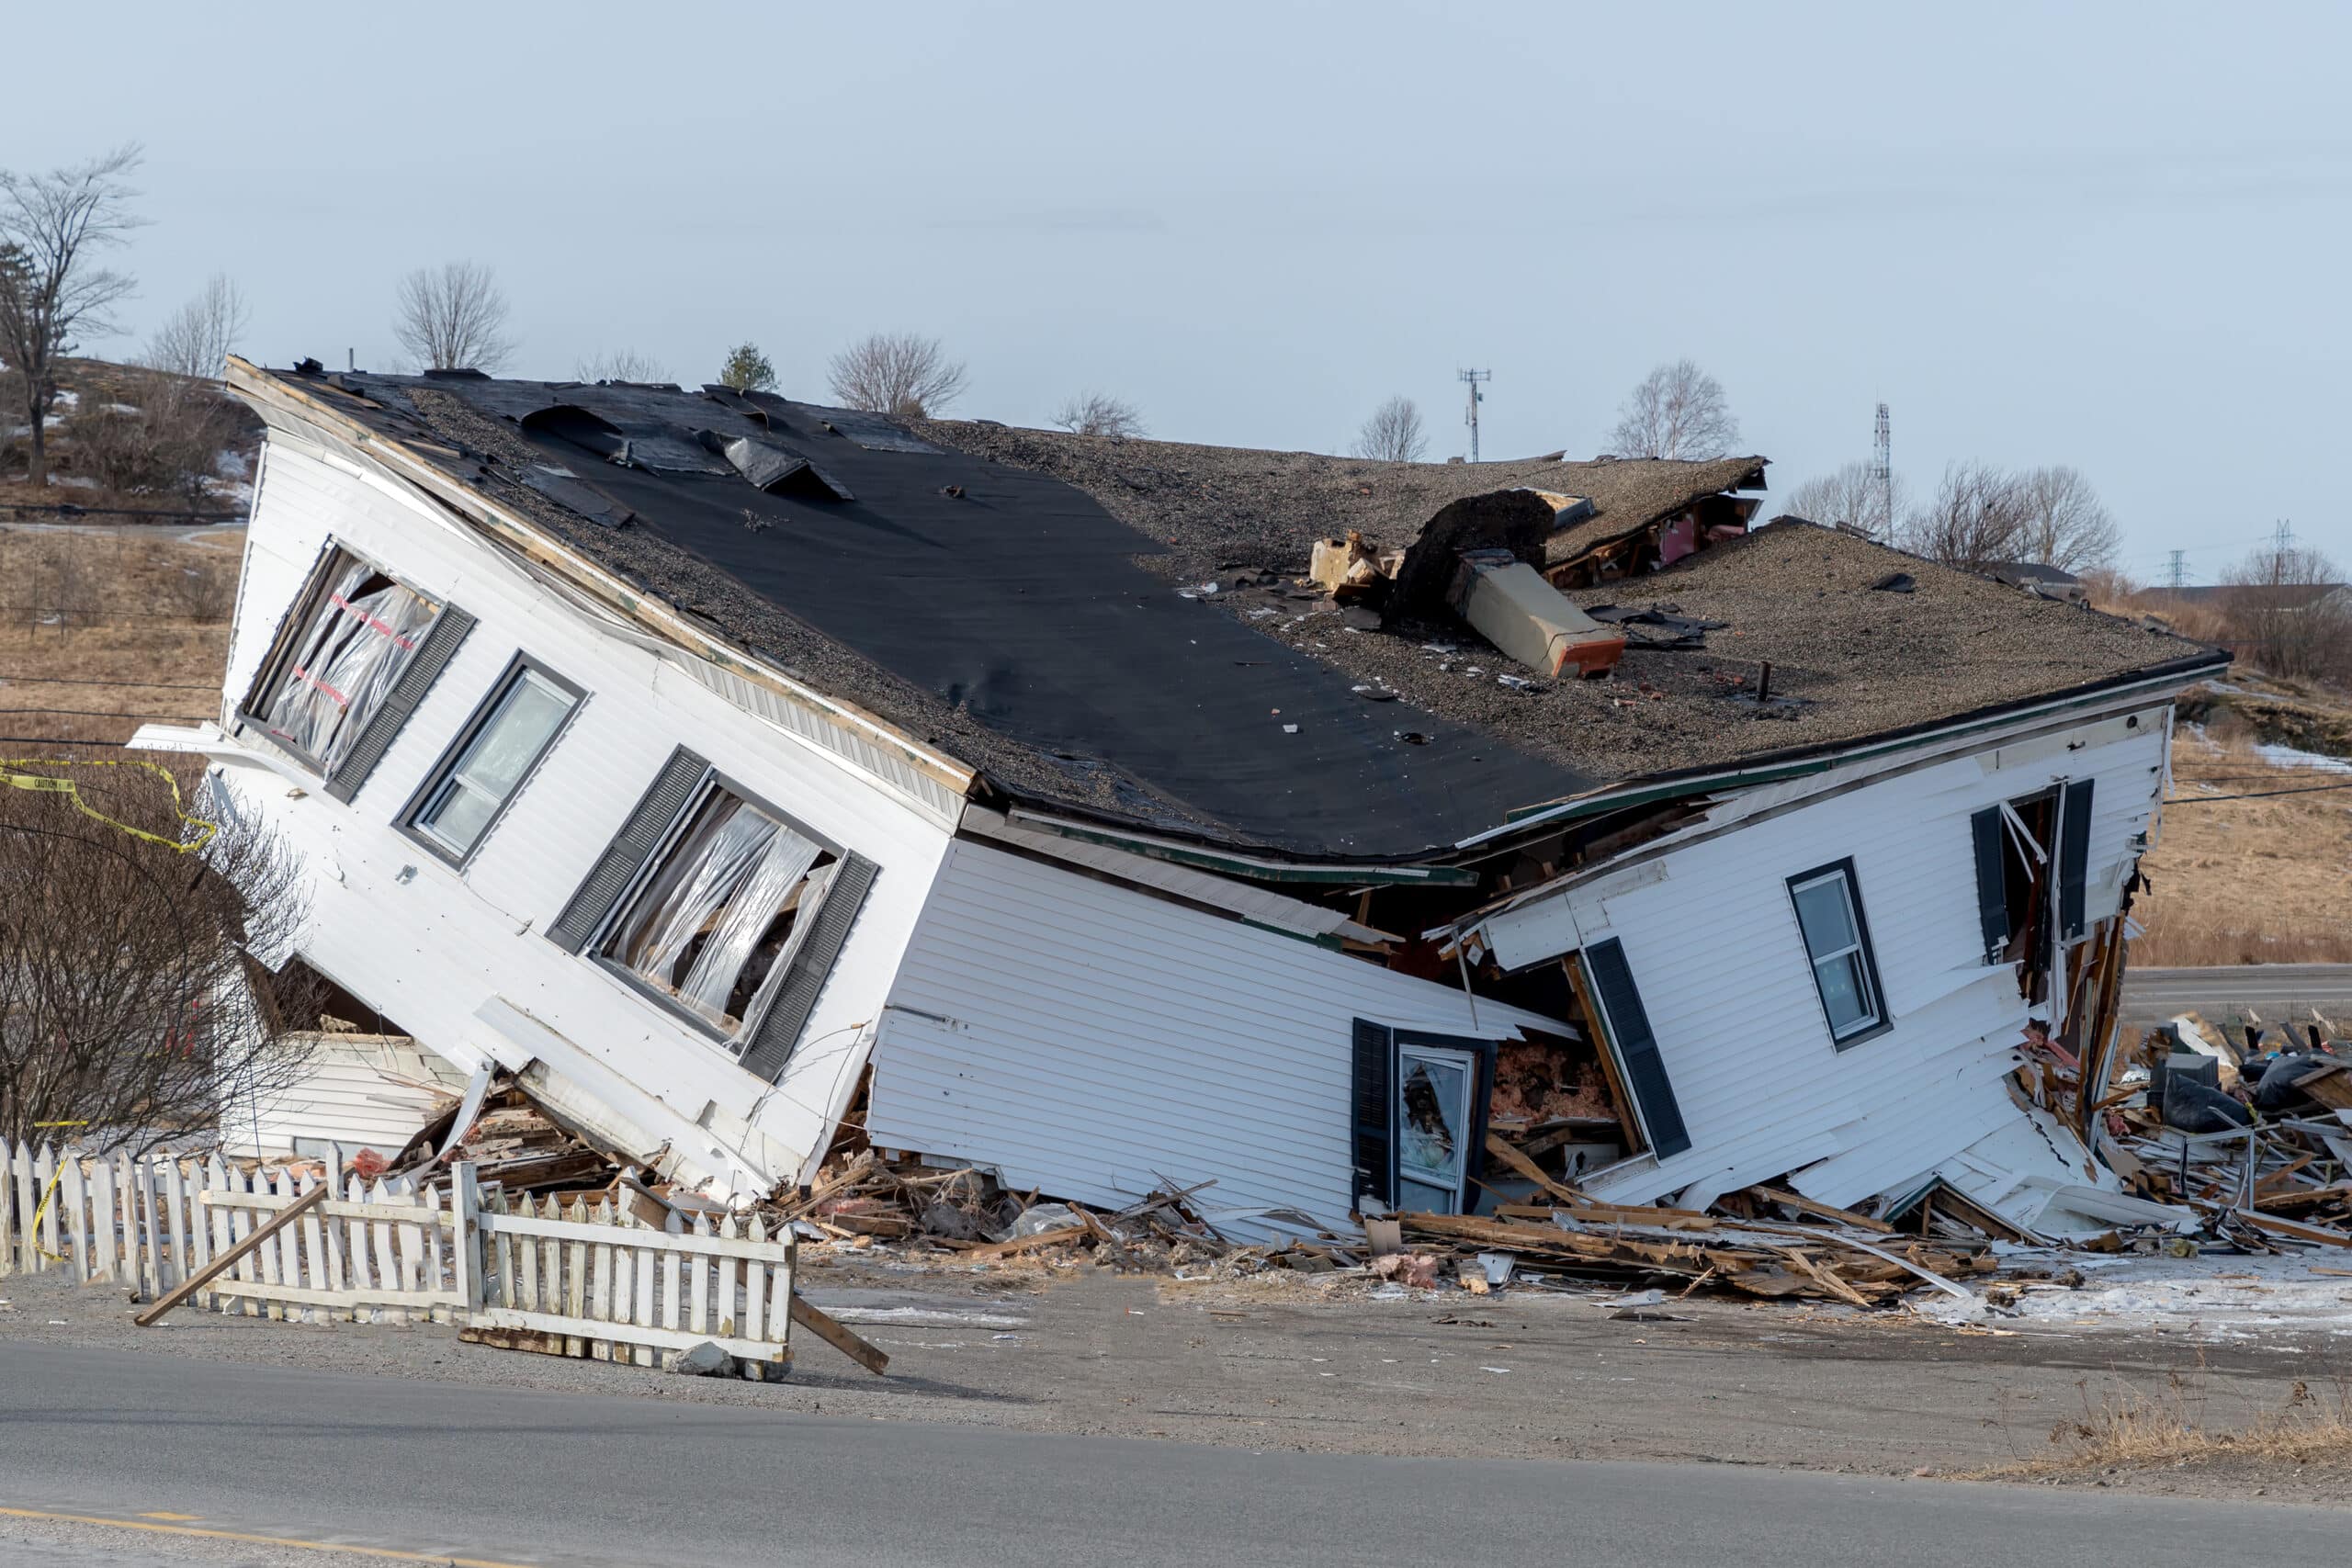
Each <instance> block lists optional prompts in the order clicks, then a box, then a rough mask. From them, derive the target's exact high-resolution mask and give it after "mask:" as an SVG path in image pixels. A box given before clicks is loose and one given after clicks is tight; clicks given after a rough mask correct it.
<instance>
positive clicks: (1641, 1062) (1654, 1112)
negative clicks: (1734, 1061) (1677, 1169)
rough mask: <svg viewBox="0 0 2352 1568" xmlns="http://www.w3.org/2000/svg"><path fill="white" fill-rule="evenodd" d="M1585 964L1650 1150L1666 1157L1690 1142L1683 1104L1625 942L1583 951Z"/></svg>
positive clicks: (1610, 940) (1679, 1151) (1682, 1148)
mask: <svg viewBox="0 0 2352 1568" xmlns="http://www.w3.org/2000/svg"><path fill="white" fill-rule="evenodd" d="M1584 961H1585V966H1586V967H1587V968H1588V969H1589V970H1591V972H1592V987H1593V989H1594V990H1595V991H1596V992H1598V993H1599V995H1600V1010H1601V1013H1602V1014H1603V1015H1604V1016H1603V1021H1605V1022H1606V1023H1607V1025H1608V1028H1609V1038H1610V1039H1611V1040H1613V1041H1615V1042H1616V1044H1617V1060H1618V1063H1619V1065H1620V1066H1623V1068H1624V1069H1625V1088H1626V1089H1627V1091H1628V1092H1629V1093H1631V1094H1632V1095H1633V1097H1634V1106H1635V1108H1636V1109H1638V1110H1639V1111H1640V1112H1641V1117H1642V1123H1643V1125H1644V1126H1645V1127H1646V1128H1647V1129H1648V1131H1649V1137H1650V1151H1651V1153H1653V1154H1655V1155H1657V1157H1658V1158H1660V1159H1668V1158H1671V1157H1672V1156H1675V1155H1679V1154H1680V1153H1681V1152H1682V1151H1683V1150H1685V1149H1687V1148H1689V1147H1690V1146H1691V1134H1690V1133H1689V1132H1688V1131H1687V1130H1686V1129H1685V1128H1684V1127H1683V1125H1682V1107H1681V1106H1680V1105H1679V1103H1677V1102H1676V1100H1675V1098H1674V1085H1673V1084H1672V1083H1671V1082H1669V1081H1668V1078H1667V1076H1666V1061H1665V1058H1664V1057H1662V1056H1660V1055H1658V1049H1657V1035H1656V1034H1653V1033H1652V1032H1650V1015H1649V1013H1648V1012H1647V1011H1646V1010H1645V1009H1644V1008H1643V1006H1642V994H1641V992H1640V991H1638V990H1636V989H1634V971H1633V969H1632V968H1631V966H1629V965H1628V964H1626V962H1625V944H1624V943H1623V942H1619V941H1618V940H1617V939H1616V938H1615V937H1613V936H1612V937H1611V938H1610V939H1609V940H1608V941H1606V942H1595V943H1593V944H1592V945H1591V946H1590V947H1588V948H1586V949H1585V950H1584Z"/></svg>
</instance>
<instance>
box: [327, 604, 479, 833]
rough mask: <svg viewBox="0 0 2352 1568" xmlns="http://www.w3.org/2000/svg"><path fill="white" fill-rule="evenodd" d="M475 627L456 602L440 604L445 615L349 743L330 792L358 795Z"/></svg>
mask: <svg viewBox="0 0 2352 1568" xmlns="http://www.w3.org/2000/svg"><path fill="white" fill-rule="evenodd" d="M473 629H474V618H473V617H472V616H471V615H467V614H466V613H465V612H464V611H463V610H460V609H458V607H457V606H456V605H455V604H444V605H442V606H441V613H440V614H439V615H435V616H434V617H433V625H432V626H430V627H428V628H427V629H426V631H425V634H424V641H423V642H421V643H419V644H417V647H416V657H415V658H414V659H412V660H409V661H408V668H407V669H405V670H403V671H401V676H400V679H399V680H397V681H395V682H392V689H391V690H390V691H389V692H387V693H385V694H384V705H383V706H382V707H379V708H378V709H377V710H376V711H375V712H374V713H372V714H370V715H368V722H367V724H366V725H365V726H363V727H362V728H361V729H360V731H359V739H356V740H354V741H353V742H352V743H351V750H349V751H347V752H345V754H344V759H343V761H342V763H341V764H340V765H339V766H337V767H336V769H335V771H334V774H333V776H331V777H330V778H329V779H328V780H327V794H329V795H333V796H334V798H335V799H337V800H341V801H349V800H350V799H351V798H352V797H353V796H354V795H357V794H358V793H359V786H360V785H362V784H366V783H367V782H368V774H369V773H374V772H375V771H376V764H377V763H379V762H380V761H383V760H384V753H385V752H387V751H389V750H391V749H392V742H393V741H395V740H397V739H400V733H401V730H402V729H404V728H407V727H408V720H409V715H411V714H413V713H414V712H415V711H416V705H417V704H419V703H421V702H423V701H424V694H425V693H427V692H429V691H431V690H432V689H433V682H435V681H437V680H439V679H440V678H441V671H443V670H444V669H446V668H447V666H448V663H449V660H451V659H453V658H455V657H456V656H457V652H458V644H459V643H461V642H463V641H465V640H466V634H467V633H468V632H469V631H471V630H473Z"/></svg>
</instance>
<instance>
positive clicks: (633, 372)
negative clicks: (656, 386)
mask: <svg viewBox="0 0 2352 1568" xmlns="http://www.w3.org/2000/svg"><path fill="white" fill-rule="evenodd" d="M571 374H572V378H573V379H574V380H578V381H652V382H663V381H667V380H669V379H670V372H669V371H668V369H666V368H665V367H663V366H662V362H661V361H660V360H658V359H656V358H654V357H653V356H652V355H650V354H639V352H638V351H637V350H635V349H633V348H616V349H615V350H614V351H613V352H612V353H610V354H594V355H589V356H588V357H587V358H585V359H583V360H582V361H580V363H579V364H578V365H576V366H574V367H573V368H572V372H571Z"/></svg>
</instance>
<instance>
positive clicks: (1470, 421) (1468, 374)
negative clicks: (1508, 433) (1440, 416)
mask: <svg viewBox="0 0 2352 1568" xmlns="http://www.w3.org/2000/svg"><path fill="white" fill-rule="evenodd" d="M1460 376H1461V378H1462V380H1463V381H1464V383H1465V384H1466V385H1467V386H1468V387H1469V389H1470V412H1467V413H1465V414H1464V415H1463V416H1462V423H1464V424H1466V425H1468V426H1469V427H1470V460H1471V461H1472V462H1474V463H1475V462H1476V461H1477V460H1478V405H1479V404H1480V403H1483V402H1485V401H1486V400H1487V394H1486V393H1484V392H1482V391H1480V390H1478V383H1479V382H1481V381H1491V380H1493V379H1494V378H1495V373H1494V372H1493V371H1491V370H1464V371H1462V372H1460Z"/></svg>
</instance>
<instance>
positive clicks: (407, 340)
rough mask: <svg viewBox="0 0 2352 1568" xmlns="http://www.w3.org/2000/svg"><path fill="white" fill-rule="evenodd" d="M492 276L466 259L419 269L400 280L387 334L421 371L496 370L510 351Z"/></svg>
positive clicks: (512, 343)
mask: <svg viewBox="0 0 2352 1568" xmlns="http://www.w3.org/2000/svg"><path fill="white" fill-rule="evenodd" d="M506 316H507V305H506V295H505V292H504V291H503V289H501V288H499V287H498V277H497V275H496V274H494V273H492V271H491V269H490V268H488V267H486V266H481V265H477V264H476V263H473V262H469V261H453V262H444V263H442V265H440V266H439V267H438V268H433V267H419V268H417V269H416V270H415V271H414V272H412V273H410V274H409V275H408V276H406V277H403V278H401V287H400V293H399V295H398V297H397V298H396V300H395V302H394V305H393V309H392V336H393V337H394V338H395V339H397V340H398V341H399V343H400V345H401V348H403V349H405V350H407V351H408V355H409V357H410V358H411V359H412V360H413V361H414V362H415V363H416V365H417V366H418V367H420V368H422V369H426V370H496V369H498V368H500V367H503V365H504V364H505V363H506V362H507V360H508V359H510V358H511V357H513V355H514V353H515V340H514V339H512V338H510V337H508V336H507V335H506Z"/></svg>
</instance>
